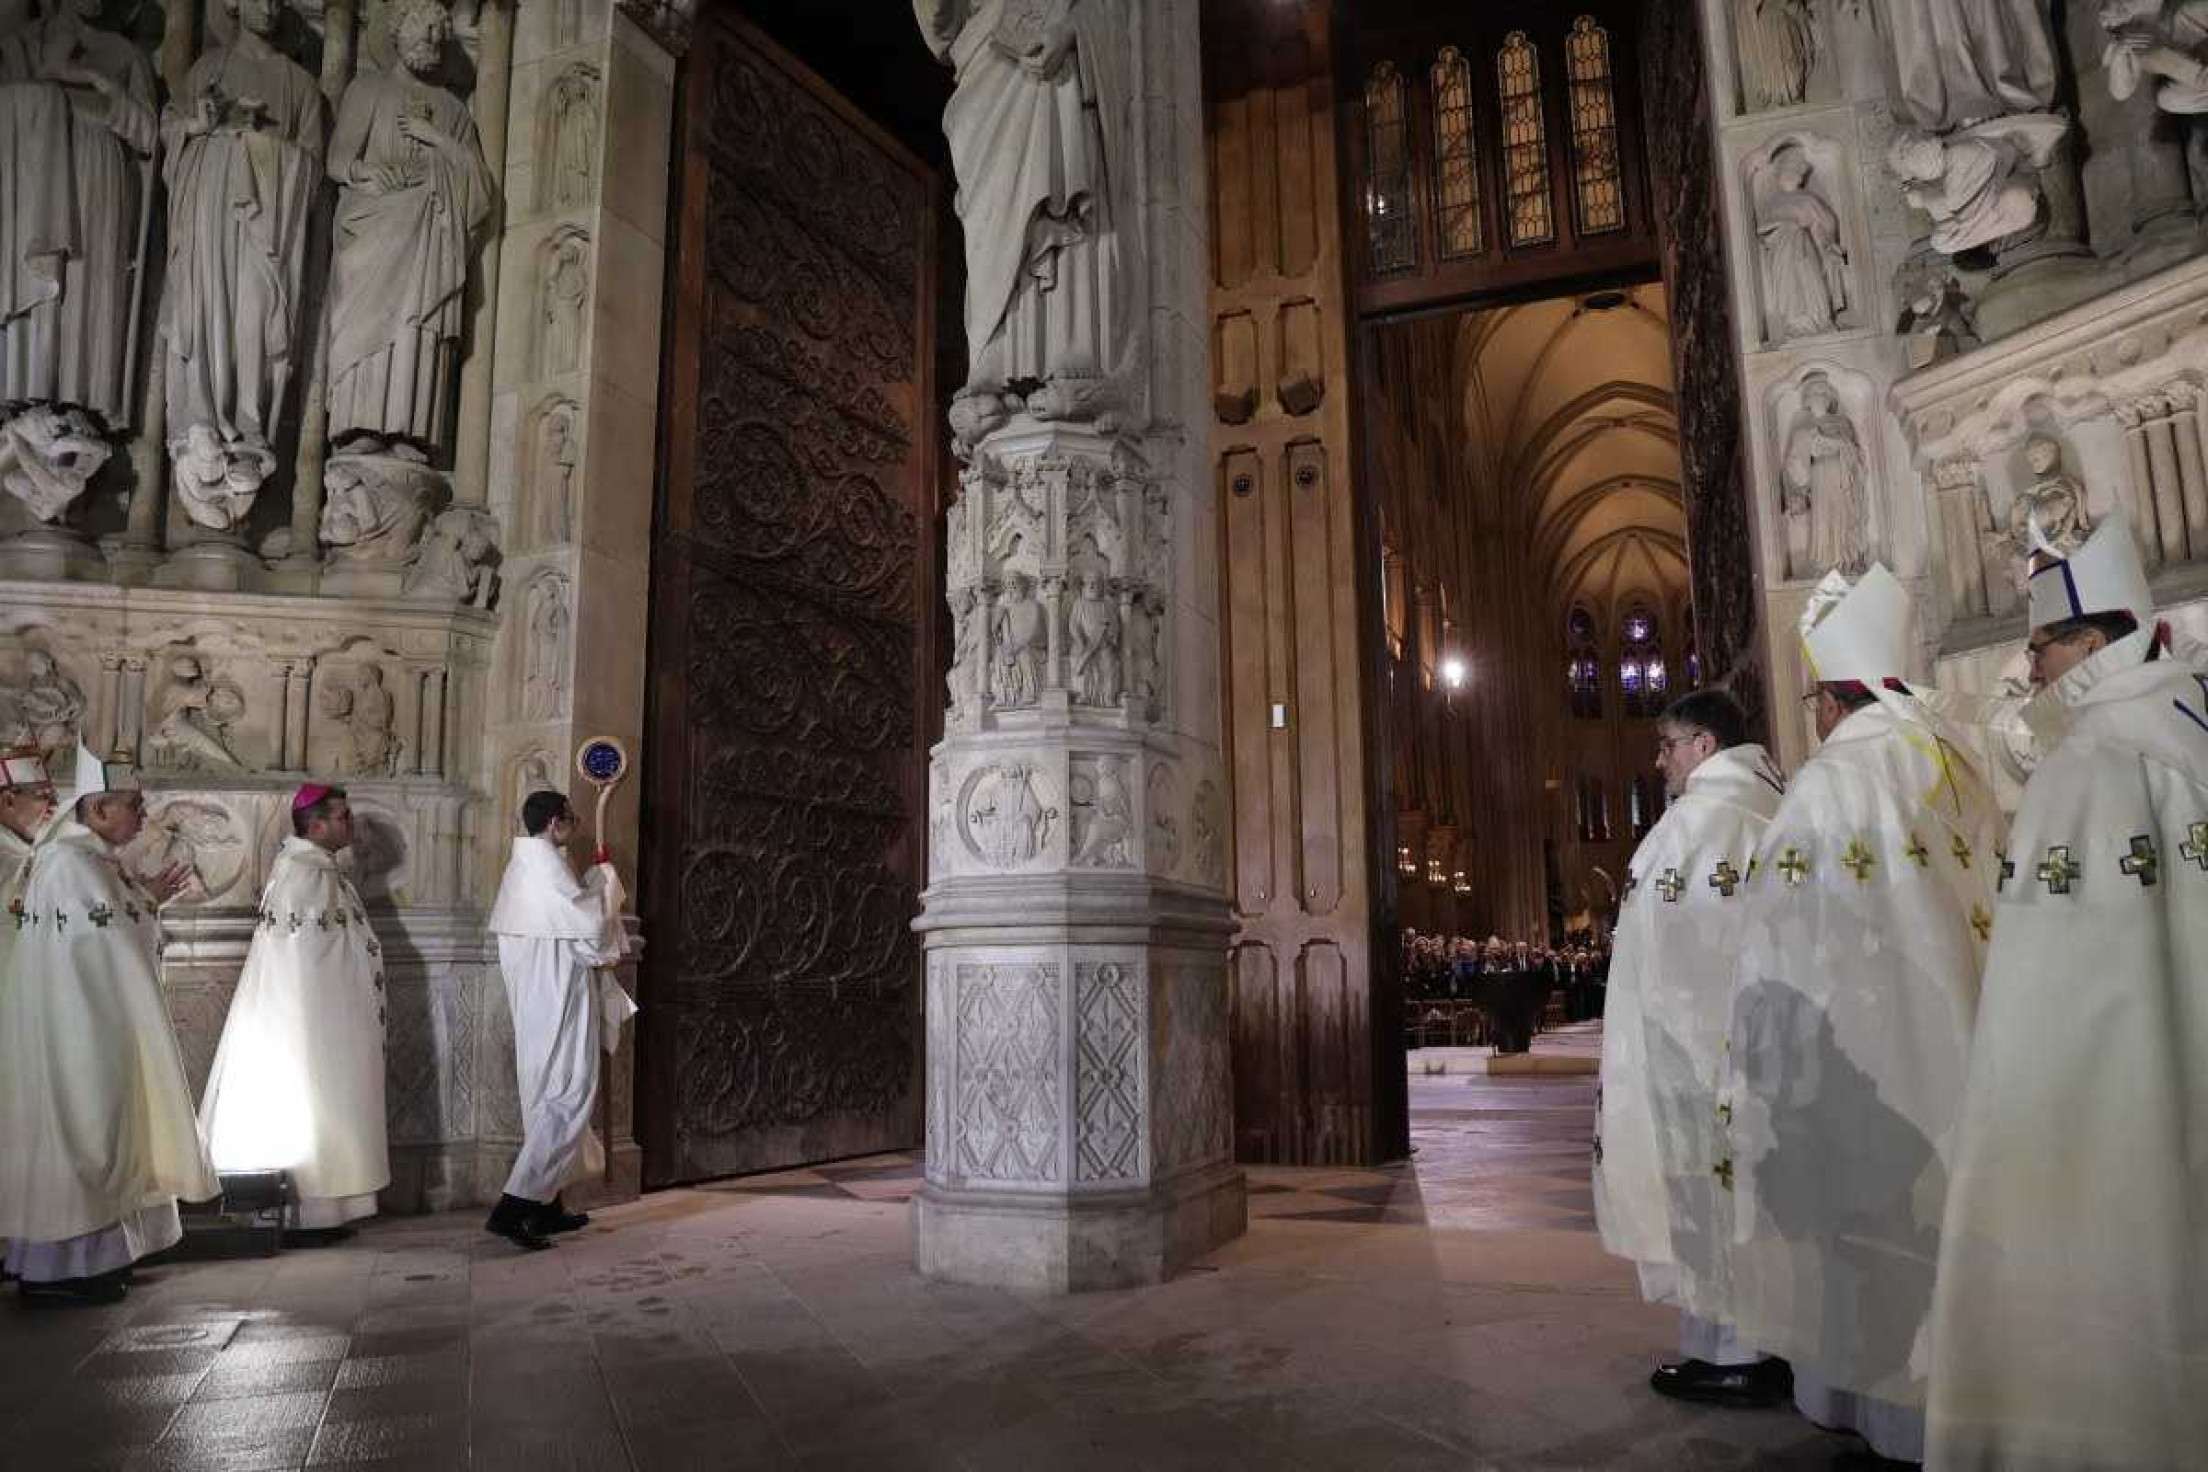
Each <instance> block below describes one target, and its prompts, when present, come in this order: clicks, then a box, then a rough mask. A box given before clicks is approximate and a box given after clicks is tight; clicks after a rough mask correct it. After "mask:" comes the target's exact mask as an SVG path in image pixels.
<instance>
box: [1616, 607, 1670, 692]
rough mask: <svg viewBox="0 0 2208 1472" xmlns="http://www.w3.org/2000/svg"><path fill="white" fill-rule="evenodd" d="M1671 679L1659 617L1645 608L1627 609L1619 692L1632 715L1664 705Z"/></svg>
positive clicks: (1620, 640)
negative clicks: (1666, 665)
mask: <svg viewBox="0 0 2208 1472" xmlns="http://www.w3.org/2000/svg"><path fill="white" fill-rule="evenodd" d="M1670 683H1671V681H1670V677H1669V675H1668V674H1667V673H1666V672H1665V670H1664V650H1663V645H1662V644H1661V643H1659V642H1658V640H1657V634H1656V618H1655V615H1653V614H1651V613H1650V612H1649V611H1648V610H1647V609H1645V608H1635V609H1633V610H1632V611H1631V612H1629V613H1627V614H1626V616H1625V620H1624V622H1623V623H1622V624H1621V625H1620V626H1619V630H1618V693H1619V694H1620V695H1622V696H1623V697H1624V698H1625V713H1626V715H1627V716H1628V717H1634V716H1652V715H1654V714H1656V712H1657V711H1659V710H1661V709H1663V705H1664V691H1665V689H1666V687H1667V686H1669V684H1670Z"/></svg>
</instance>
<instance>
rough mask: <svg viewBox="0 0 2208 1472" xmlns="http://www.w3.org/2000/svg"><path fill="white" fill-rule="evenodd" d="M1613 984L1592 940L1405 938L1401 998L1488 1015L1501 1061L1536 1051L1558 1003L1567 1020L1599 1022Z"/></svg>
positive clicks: (1605, 955)
mask: <svg viewBox="0 0 2208 1472" xmlns="http://www.w3.org/2000/svg"><path fill="white" fill-rule="evenodd" d="M1609 976H1610V947H1609V943H1608V942H1607V941H1605V940H1601V939H1598V938H1596V937H1592V936H1585V935H1581V936H1573V937H1567V944H1565V945H1563V946H1551V945H1549V944H1547V943H1545V942H1539V941H1527V940H1519V941H1508V940H1504V939H1503V938H1502V937H1500V936H1494V935H1491V936H1489V937H1488V938H1487V939H1486V940H1484V941H1483V940H1473V939H1471V938H1469V937H1467V936H1445V935H1421V934H1419V933H1418V932H1417V931H1415V930H1406V931H1404V932H1403V994H1404V996H1405V998H1406V999H1408V1000H1409V1001H1410V1002H1412V1003H1413V1004H1414V1005H1415V1004H1430V1003H1436V1002H1459V1003H1463V1002H1469V1003H1471V1004H1473V1005H1474V1006H1475V1007H1477V1008H1478V1009H1479V1010H1480V1011H1481V1012H1482V1013H1484V1014H1485V1016H1486V1019H1487V1023H1488V1026H1487V1029H1486V1034H1487V1036H1488V1037H1489V1038H1490V1039H1491V1040H1492V1041H1493V1042H1494V1044H1495V1050H1496V1051H1497V1052H1498V1053H1523V1052H1524V1051H1526V1049H1528V1048H1530V1047H1531V1046H1533V1036H1534V1034H1535V1033H1536V1032H1538V1031H1540V1029H1541V1026H1542V1024H1543V1022H1544V1021H1545V1020H1546V1019H1547V1017H1548V1014H1549V1008H1550V1003H1551V1001H1552V1000H1560V1001H1561V1003H1562V1012H1563V1016H1564V1018H1565V1020H1567V1021H1571V1022H1583V1021H1586V1020H1588V1019H1590V1018H1595V1017H1600V1016H1601V1015H1602V996H1603V988H1604V986H1605V985H1606V984H1607V982H1608V980H1609Z"/></svg>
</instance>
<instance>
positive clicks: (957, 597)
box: [945, 588, 981, 709]
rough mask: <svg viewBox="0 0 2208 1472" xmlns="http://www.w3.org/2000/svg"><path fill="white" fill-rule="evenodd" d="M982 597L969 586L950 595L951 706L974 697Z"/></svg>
mask: <svg viewBox="0 0 2208 1472" xmlns="http://www.w3.org/2000/svg"><path fill="white" fill-rule="evenodd" d="M980 606H981V597H980V595H979V594H978V593H976V592H975V591H974V590H973V589H971V588H961V589H959V590H958V591H957V592H955V593H953V594H952V595H951V644H952V654H951V672H950V674H949V675H948V676H946V677H945V683H946V684H947V685H948V686H949V687H950V696H951V705H952V707H953V708H954V709H956V708H957V707H959V706H962V705H964V704H966V702H967V701H969V700H971V699H973V698H974V675H975V674H976V671H975V669H974V664H975V661H976V660H977V659H978V658H979V656H980V653H981V618H980Z"/></svg>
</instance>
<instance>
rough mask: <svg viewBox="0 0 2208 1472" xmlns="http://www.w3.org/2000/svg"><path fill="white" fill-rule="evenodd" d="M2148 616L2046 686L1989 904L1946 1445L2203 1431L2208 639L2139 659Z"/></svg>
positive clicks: (2114, 1453) (2094, 1442)
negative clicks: (2040, 748) (2044, 731)
mask: <svg viewBox="0 0 2208 1472" xmlns="http://www.w3.org/2000/svg"><path fill="white" fill-rule="evenodd" d="M2147 639H2148V636H2147V635H2146V634H2144V633H2139V634H2134V635H2132V636H2131V637H2130V638H2128V639H2124V640H2121V641H2119V642H2118V643H2116V644H2114V645H2112V646H2110V647H2109V648H2107V649H2104V650H2102V651H2100V652H2099V653H2097V654H2095V655H2093V656H2092V657H2091V658H2090V659H2088V660H2086V661H2085V662H2084V663H2083V664H2080V665H2079V666H2077V667H2076V668H2075V669H2073V670H2071V671H2070V673H2069V674H2068V675H2066V676H2064V677H2063V678H2062V679H2061V680H2059V681H2057V682H2056V684H2055V686H2054V687H2053V688H2052V689H2051V690H2049V691H2048V692H2046V693H2045V694H2043V695H2042V696H2041V697H2040V701H2039V706H2040V707H2045V706H2048V705H2053V706H2057V707H2059V709H2058V710H2057V711H2055V712H2054V714H2057V715H2058V716H2067V718H2068V721H2069V730H2068V733H2067V735H2065V736H2064V738H2063V739H2062V742H2061V744H2060V745H2059V746H2058V747H2056V748H2055V750H2054V751H2053V752H2052V753H2051V754H2050V755H2049V756H2047V757H2046V758H2045V760H2043V761H2042V762H2041V764H2040V766H2039V768H2038V770H2037V771H2036V772H2035V773H2034V774H2033V776H2032V780H2031V783H2030V785H2029V786H2028V787H2027V788H2026V789H2025V792H2024V801H2023V805H2022V806H2021V807H2020V808H2019V809H2018V811H2017V816H2016V826H2015V828H2014V829H2013V830H2012V832H2011V834H2010V852H2011V854H2012V855H2013V856H2014V858H2015V862H2016V871H2015V873H2014V874H2013V875H2012V876H2011V878H2010V879H2009V881H2008V883H2007V884H2006V885H2004V886H2003V888H2002V892H2001V897H2000V903H1999V905H1998V906H1997V908H1996V910H1995V919H1994V928H1993V948H1992V953H1991V955H1990V956H1989V957H1988V959H1987V964H1986V984H1985V996H1984V999H1983V1000H1982V1002H1981V1004H1980V1007H1979V1014H1978V1033H1977V1037H1976V1039H1975V1041H1974V1043H1973V1045H1972V1052H1971V1060H1970V1082H1969V1087H1968V1089H1967V1090H1966V1092H1965V1095H1964V1100H1963V1112H1962V1121H1961V1124H1960V1125H1959V1127H1958V1129H1957V1132H1956V1135H1957V1139H1956V1147H1955V1167H1954V1169H1955V1174H1954V1183H1953V1185H1952V1186H1951V1187H1950V1188H1949V1191H1948V1199H1947V1222H1946V1228H1945V1230H1944V1232H1943V1233H1942V1236H1941V1242H1940V1271H1939V1287H1938V1292H1937V1298H1936V1303H1935V1306H1934V1310H1933V1319H1932V1361H1931V1365H1932V1373H1931V1403H1930V1421H1931V1425H1930V1432H1929V1434H1930V1445H1929V1448H1928V1451H1929V1455H1928V1461H1929V1463H1930V1464H1931V1465H1933V1466H1936V1467H1941V1468H1958V1469H1979V1468H1986V1469H1991V1468H1996V1467H1998V1468H2002V1469H2004V1472H2006V1469H2012V1468H2013V1469H2020V1472H2043V1469H2056V1468H2063V1469H2071V1468H2075V1469H2086V1468H2094V1469H2102V1468H2110V1469H2114V1468H2123V1469H2142V1468H2169V1467H2181V1466H2198V1465H2199V1464H2200V1459H2201V1458H2202V1457H2203V1456H2204V1455H2208V662H2204V661H2200V660H2198V659H2196V658H2188V657H2184V656H2183V655H2180V657H2177V658H2173V657H2171V656H2169V655H2167V654H2165V655H2164V656H2163V657H2162V658H2160V659H2157V660H2155V661H2154V662H2152V663H2146V662H2145V655H2146V648H2147ZM2040 714H2042V710H2041V709H2039V708H2035V711H2034V715H2035V716H2038V715H2040ZM2035 723H2036V722H2035Z"/></svg>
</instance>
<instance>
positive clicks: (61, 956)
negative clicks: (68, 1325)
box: [0, 820, 218, 1249]
mask: <svg viewBox="0 0 2208 1472" xmlns="http://www.w3.org/2000/svg"><path fill="white" fill-rule="evenodd" d="M19 924H20V930H19V932H18V934H17V936H16V942H15V954H14V955H13V957H12V958H10V964H9V967H8V973H7V984H6V986H5V987H4V988H0V1237H9V1238H12V1239H15V1243H16V1247H17V1248H18V1249H20V1248H21V1247H22V1246H23V1245H24V1244H25V1243H27V1242H28V1243H61V1242H65V1241H67V1240H68V1239H70V1238H76V1237H82V1236H84V1235H85V1234H87V1233H93V1232H100V1231H104V1230H107V1229H110V1228H116V1227H118V1226H122V1225H125V1224H126V1223H128V1222H129V1221H131V1220H133V1219H137V1218H139V1217H140V1215H141V1213H146V1212H165V1213H166V1214H167V1218H168V1221H169V1223H170V1224H171V1225H172V1226H173V1222H174V1208H175V1203H176V1200H177V1199H178V1198H182V1199H183V1200H186V1201H203V1200H206V1199H208V1198H209V1197H212V1196H213V1195H214V1194H215V1193H216V1191H217V1189H218V1186H217V1184H216V1181H215V1174H214V1171H213V1169H212V1168H211V1167H210V1166H209V1164H208V1161H207V1154H206V1151H205V1149H204V1148H203V1147H202V1145H201V1142H200V1134H199V1123H198V1120H197V1118H196V1117H195V1116H194V1115H193V1112H192V1096H191V1089H190V1087H189V1085H187V1083H186V1082H185V1077H184V1061H183V1058H182V1056H181V1054H180V1053H179V1051H178V1049H177V1043H176V1033H175V1031H174V1030H173V1029H172V1028H171V1026H170V1024H169V1014H168V1009H167V1007H166V1005H165V1003H164V1001H163V999H162V994H161V978H160V974H159V948H160V943H161V920H160V916H159V914H158V912H157V911H156V909H155V906H154V904H153V902H152V900H151V899H150V898H149V897H148V896H147V895H146V894H145V893H144V892H143V891H141V890H140V889H139V888H138V887H137V886H136V885H135V884H133V883H132V882H131V881H130V879H129V878H127V877H126V876H125V874H124V873H123V869H122V865H121V864H120V863H119V862H118V860H117V859H116V857H115V854H114V851H113V850H112V849H110V848H109V847H108V845H107V844H106V843H105V842H104V841H103V840H102V839H101V838H100V837H99V835H98V834H96V833H94V832H92V830H91V829H89V828H86V827H85V826H83V825H82V824H80V823H77V822H75V821H73V820H72V821H68V822H65V823H63V824H62V825H61V826H60V827H59V828H57V829H56V830H55V831H54V833H53V834H52V836H51V839H50V841H48V842H46V843H45V844H43V845H42V846H41V847H40V848H39V850H38V852H37V854H36V855H35V857H34V859H33V861H32V864H31V872H30V877H29V879H28V881H27V882H26V883H25V885H24V890H23V896H22V909H21V912H20V917H19ZM170 1240H174V1239H173V1238H171V1239H170ZM163 1245H165V1244H163Z"/></svg>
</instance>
